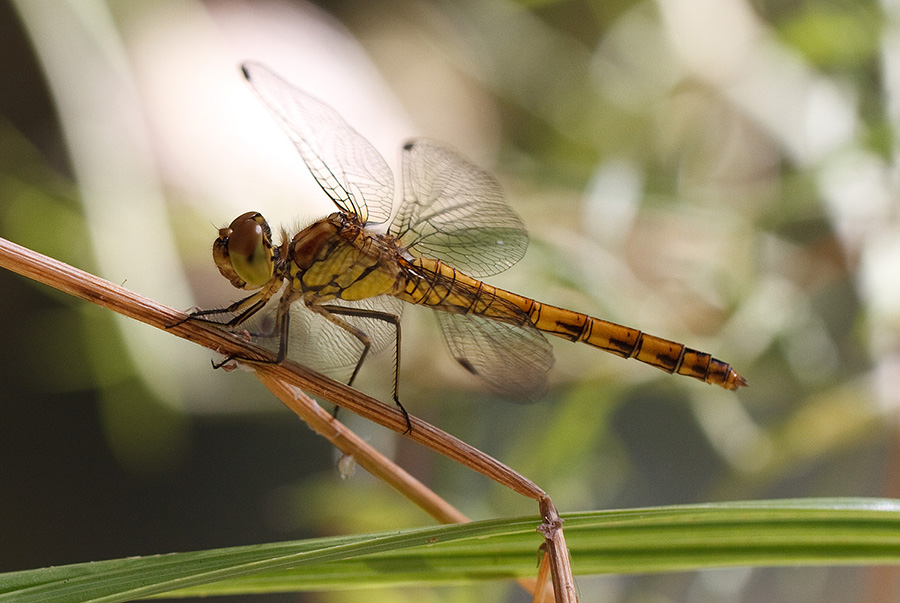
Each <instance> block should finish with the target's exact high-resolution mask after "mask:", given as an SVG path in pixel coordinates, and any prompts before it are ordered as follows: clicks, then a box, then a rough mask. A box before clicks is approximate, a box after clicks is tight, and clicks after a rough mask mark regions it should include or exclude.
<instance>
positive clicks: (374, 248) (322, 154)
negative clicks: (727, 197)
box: [192, 64, 746, 408]
mask: <svg viewBox="0 0 900 603" xmlns="http://www.w3.org/2000/svg"><path fill="white" fill-rule="evenodd" d="M243 71H244V75H245V76H246V78H247V80H248V81H249V82H250V84H251V86H252V87H253V89H254V90H255V91H256V93H257V94H258V95H259V97H260V98H261V99H262V101H263V102H264V103H265V104H266V105H267V106H268V108H269V109H270V110H271V111H272V113H273V114H274V115H275V116H276V117H277V118H278V120H279V121H280V122H281V125H282V126H283V128H284V129H285V131H286V132H287V134H288V135H289V136H290V138H291V140H292V141H293V143H294V145H295V146H296V148H297V150H298V151H299V152H300V154H301V156H302V157H303V160H304V161H305V162H306V165H307V167H308V168H309V170H310V173H311V174H312V176H313V177H314V178H315V179H316V181H317V182H318V183H319V185H320V186H321V187H322V190H323V191H324V192H325V193H326V194H327V195H328V196H329V197H330V198H331V200H332V202H333V203H334V204H335V206H336V207H337V209H338V211H337V212H336V213H333V214H331V215H330V216H328V217H326V218H323V219H321V220H319V221H317V222H315V223H314V224H312V225H311V226H308V227H307V228H305V229H303V230H301V231H300V232H298V233H297V234H295V235H294V236H293V237H292V238H291V239H290V240H285V241H282V242H280V244H279V246H277V247H276V246H275V245H274V244H273V242H272V235H271V230H270V229H269V226H268V224H266V221H265V219H264V218H263V217H262V216H261V215H260V214H259V213H256V212H248V213H245V214H243V215H241V216H239V217H238V218H237V219H235V220H234V221H233V222H232V223H231V225H229V227H228V228H223V229H221V230H220V231H219V238H218V239H217V240H216V243H215V245H214V247H213V256H214V258H215V261H216V265H217V266H218V268H219V271H220V272H221V273H222V274H223V275H224V276H225V277H226V278H227V279H228V280H229V281H231V283H232V284H233V285H234V286H235V287H238V288H241V289H251V290H252V289H258V291H257V292H256V293H254V294H252V295H251V296H249V297H247V298H245V299H243V300H240V301H238V302H236V303H234V304H232V305H231V306H229V307H228V308H225V309H222V310H206V311H201V312H197V313H195V314H193V315H192V316H193V317H194V318H199V319H206V320H210V318H209V317H211V316H217V315H226V316H227V315H229V314H230V315H233V316H234V317H233V318H232V319H231V320H229V321H227V322H226V323H225V324H227V326H230V327H236V326H239V325H241V324H243V323H244V322H245V321H247V320H248V319H249V318H250V317H252V316H253V315H254V314H256V313H257V312H258V311H259V310H261V309H262V308H263V307H264V306H266V305H267V303H268V302H269V301H271V300H273V299H275V298H278V300H279V301H278V304H277V311H276V318H275V327H274V329H272V333H271V334H270V335H271V336H272V337H274V338H276V339H277V341H278V359H279V361H280V360H282V359H284V358H285V357H286V356H287V354H288V350H289V348H290V353H291V355H296V356H297V360H298V361H299V362H301V363H302V364H305V365H307V366H309V367H310V368H312V369H314V370H319V371H321V372H326V373H330V374H332V375H335V374H336V373H335V371H341V370H347V371H348V373H349V371H352V373H350V374H349V379H347V376H346V374H345V375H344V377H343V378H344V379H345V380H347V381H348V382H350V383H352V381H353V379H354V378H355V376H356V374H357V372H358V371H359V368H360V366H362V362H363V360H364V359H365V357H366V355H367V354H368V352H369V351H370V350H377V349H379V348H381V347H386V346H387V345H388V344H390V343H391V342H393V343H394V345H395V346H396V347H395V350H396V353H397V356H398V362H397V365H398V366H399V350H400V335H399V316H400V312H401V310H402V303H400V302H406V303H413V304H418V305H423V306H428V307H430V308H432V309H434V310H437V312H436V314H437V316H438V319H439V324H440V327H441V331H442V334H443V336H444V339H445V342H446V343H447V346H448V347H449V349H450V352H451V354H452V355H453V357H454V358H455V359H456V360H457V362H458V363H459V364H460V365H461V366H462V367H463V368H465V369H466V370H467V371H469V372H470V373H472V374H474V375H476V376H477V377H479V378H480V379H481V380H482V382H483V383H484V384H485V385H486V386H487V387H488V388H490V389H492V390H494V391H496V392H499V393H502V394H505V395H507V396H509V397H511V398H513V399H515V400H519V401H530V400H535V399H537V398H539V397H541V396H542V395H543V394H544V392H545V391H546V389H547V374H548V372H549V370H550V368H551V366H552V365H553V353H552V350H551V347H550V344H549V342H548V341H547V340H546V338H545V337H544V335H543V333H549V334H551V335H555V336H557V337H561V338H564V339H568V340H570V341H575V342H579V341H580V342H584V343H587V344H589V345H591V346H594V347H597V348H600V349H603V350H605V351H608V352H611V353H613V354H616V355H618V356H621V357H624V358H636V359H637V360H640V361H641V362H644V363H646V364H650V365H652V366H655V367H657V368H660V369H662V370H664V371H666V372H668V373H674V374H679V375H685V376H689V377H693V378H695V379H699V380H701V381H705V382H707V383H712V384H715V385H719V386H721V387H724V388H726V389H737V388H739V387H742V386H744V385H746V381H745V380H744V378H743V377H741V376H740V375H738V374H737V372H735V371H734V370H733V369H732V368H731V367H730V366H729V365H728V364H727V363H725V362H722V361H721V360H717V359H715V358H713V357H712V356H710V355H709V354H707V353H705V352H700V351H698V350H694V349H691V348H687V347H685V346H684V345H682V344H680V343H677V342H674V341H669V340H666V339H661V338H659V337H654V336H652V335H647V334H645V333H643V332H641V331H639V330H637V329H632V328H629V327H624V326H621V325H617V324H614V323H611V322H608V321H604V320H601V319H598V318H593V317H590V316H588V315H586V314H581V313H578V312H573V311H571V310H566V309H563V308H558V307H556V306H551V305H549V304H543V303H541V302H538V301H535V300H533V299H530V298H527V297H524V296H521V295H518V294H516V293H512V292H510V291H504V290H502V289H498V288H495V287H492V286H490V285H488V284H486V283H484V282H482V281H480V280H478V278H481V277H485V276H489V275H493V274H496V273H498V272H501V271H503V270H506V269H507V268H509V267H510V266H512V265H513V264H515V263H516V262H517V261H518V260H519V259H520V258H521V257H522V256H523V255H524V253H525V248H526V246H527V244H528V235H527V234H526V232H525V227H524V224H523V223H522V221H521V219H520V218H519V217H518V216H517V215H516V213H515V212H514V211H513V210H512V209H511V208H510V207H509V205H508V204H507V203H506V200H505V199H504V197H503V193H502V191H501V190H500V186H499V185H498V184H497V182H496V180H494V178H493V177H491V176H490V175H489V174H488V173H486V172H484V171H483V170H481V169H480V168H478V167H477V166H475V165H473V164H472V163H470V162H468V161H467V160H465V159H463V158H462V157H460V156H459V155H458V154H457V153H456V152H455V151H453V150H451V149H449V148H447V147H446V146H444V145H442V144H440V143H437V142H433V141H429V140H422V139H417V140H413V141H411V142H409V143H407V144H406V145H404V147H403V174H402V175H403V178H402V180H403V194H402V198H401V200H400V203H399V206H398V208H397V211H396V212H395V213H394V212H392V209H393V203H394V190H393V175H392V174H391V171H390V169H389V168H388V166H387V164H386V162H385V161H384V159H383V158H382V157H381V155H379V154H378V152H377V151H376V150H375V149H374V147H372V145H371V144H370V143H369V142H368V141H367V140H366V139H365V138H363V137H362V136H361V135H360V134H359V133H357V132H356V131H355V130H354V129H353V128H351V127H350V126H349V125H347V123H346V122H345V121H344V120H343V118H341V116H340V115H338V114H337V113H336V112H335V111H334V110H333V109H331V108H330V107H329V106H328V105H326V104H324V103H322V102H321V101H319V100H318V99H316V98H314V97H312V96H309V95H308V94H306V93H304V92H302V91H300V90H298V89H296V88H294V87H293V86H291V85H290V84H288V83H287V82H285V81H284V80H282V79H281V78H279V77H278V76H277V75H275V74H274V73H272V72H271V71H270V70H269V69H267V68H266V67H263V66H262V65H258V64H247V65H244V66H243ZM391 215H393V216H394V218H393V220H392V221H391V222H390V223H387V221H388V218H389V217H390V216H391ZM386 223H387V231H386V232H384V233H380V232H376V230H374V229H373V228H372V227H373V226H375V225H380V226H382V227H383V226H384V225H385V224H386ZM285 281H287V285H285ZM289 342H290V343H289ZM398 379H399V377H398V376H397V373H395V379H394V400H395V402H397V404H398V405H399V401H398V396H397V387H398V386H397V384H398ZM401 408H402V407H401Z"/></svg>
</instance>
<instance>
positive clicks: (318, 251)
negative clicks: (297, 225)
mask: <svg viewBox="0 0 900 603" xmlns="http://www.w3.org/2000/svg"><path fill="white" fill-rule="evenodd" d="M399 250H400V248H399V244H398V243H397V242H396V240H395V239H393V238H392V237H386V236H384V235H379V234H376V233H373V232H370V231H368V230H366V228H365V225H364V224H362V223H361V222H360V221H359V219H358V218H356V216H354V215H352V214H346V213H343V212H337V213H334V214H331V215H330V216H328V217H327V218H323V219H322V220H319V221H318V222H315V223H313V224H311V225H310V226H307V227H306V228H304V229H303V230H302V231H300V232H299V233H297V234H296V235H295V236H294V238H293V239H292V240H291V243H290V246H289V247H288V251H287V255H288V257H289V258H290V266H289V270H288V271H289V276H290V278H291V284H292V287H293V288H294V289H295V290H296V291H298V292H301V293H303V295H304V297H305V298H306V299H307V300H308V301H310V302H313V303H319V302H323V301H327V300H329V299H335V298H340V299H345V300H359V299H365V298H368V297H374V296H377V295H386V294H391V293H392V292H394V290H395V289H397V288H398V286H399V285H398V275H399V273H400V267H399V265H398V263H397V257H398V255H399V253H400V251H399Z"/></svg>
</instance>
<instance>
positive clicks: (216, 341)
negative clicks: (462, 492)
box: [0, 238, 576, 602]
mask: <svg viewBox="0 0 900 603" xmlns="http://www.w3.org/2000/svg"><path fill="white" fill-rule="evenodd" d="M0 266H2V267H4V268H7V269H9V270H11V271H13V272H16V273H18V274H21V275H22V276H25V277H28V278H31V279H33V280H35V281H38V282H40V283H43V284H45V285H48V286H50V287H53V288H55V289H58V290H60V291H63V292H66V293H69V294H70V295H73V296H75V297H78V298H80V299H83V300H86V301H90V302H93V303H95V304H97V305H100V306H102V307H104V308H108V309H110V310H113V311H114V312H118V313H119V314H122V315H124V316H127V317H129V318H133V319H135V320H138V321H140V322H143V323H145V324H148V325H150V326H153V327H156V328H158V329H162V330H164V331H166V332H168V333H171V334H172V335H175V336H177V337H181V338H183V339H187V340H188V341H192V342H194V343H197V344H200V345H202V346H204V347H207V348H209V349H211V350H214V351H216V352H219V353H221V354H224V355H226V356H234V357H237V358H242V359H248V360H251V361H252V360H258V361H262V362H261V363H252V362H251V363H247V364H248V366H252V367H253V368H254V370H255V372H256V374H257V377H258V378H259V379H260V380H261V381H262V382H263V383H264V384H265V385H266V386H267V387H269V389H270V390H272V391H273V392H276V391H277V392H281V393H283V395H279V394H278V393H276V395H278V397H279V399H280V400H281V401H282V402H283V403H284V404H285V405H287V406H288V407H289V408H291V410H293V411H294V412H295V413H297V414H298V415H301V417H303V418H304V420H305V419H306V416H305V415H306V414H307V412H308V413H309V414H310V416H311V417H313V416H315V417H316V421H317V422H318V421H319V420H320V419H322V421H323V422H322V424H321V427H322V429H319V428H316V427H315V426H314V429H316V431H318V432H319V433H321V434H322V435H325V436H326V437H328V439H329V440H330V441H332V442H333V443H334V444H335V445H336V446H338V448H340V449H341V450H342V451H343V452H344V453H345V454H352V455H353V456H354V458H356V460H357V462H359V464H360V465H362V466H363V467H365V468H366V470H368V471H370V472H371V473H373V475H376V476H378V477H380V478H382V479H385V481H387V482H388V483H389V484H391V485H392V486H394V487H395V488H398V489H399V490H400V491H401V492H402V493H403V494H404V495H405V496H408V497H409V498H410V499H411V500H413V501H414V502H415V503H416V504H417V505H420V506H422V507H423V508H424V509H425V510H426V511H427V512H428V513H429V514H431V515H432V516H433V517H435V518H436V519H438V520H439V521H445V522H447V521H450V522H453V521H467V519H466V518H465V516H463V515H462V514H461V513H459V511H457V510H456V509H453V508H452V507H451V506H450V505H448V504H447V503H446V502H444V501H442V500H440V498H439V497H437V495H435V494H434V493H432V492H430V491H427V489H426V488H425V487H424V486H422V484H420V483H418V482H417V481H416V480H415V479H414V478H412V477H411V476H409V475H408V474H407V473H406V472H405V471H403V470H402V469H400V468H399V467H394V468H389V467H390V466H393V463H391V462H390V461H388V460H387V459H386V458H384V457H383V456H381V455H380V454H378V453H377V452H376V451H374V450H371V449H370V448H369V446H368V445H366V444H365V442H362V441H361V440H359V438H357V437H356V436H355V435H352V437H351V432H350V431H349V430H347V429H346V428H345V427H343V426H342V425H340V423H338V422H337V421H336V420H335V419H334V418H333V417H331V416H330V415H328V413H324V411H323V410H322V409H321V408H318V411H313V410H311V408H309V409H308V408H306V407H307V404H305V403H302V402H300V400H302V398H300V397H299V396H298V392H296V390H292V389H291V388H290V387H289V386H294V387H296V388H300V389H302V390H304V391H308V392H311V393H312V394H314V395H316V396H319V397H321V398H323V399H325V400H328V401H329V402H331V403H332V404H336V405H337V406H340V407H342V408H346V409H347V410H350V411H352V412H354V413H356V414H358V415H360V416H362V417H365V418H367V419H369V420H370V421H373V422H375V423H378V424H379V425H382V426H384V427H387V428H388V429H392V430H394V431H396V432H398V433H401V434H403V433H404V432H405V431H406V419H405V418H404V416H403V414H402V413H401V412H400V411H399V410H398V409H396V408H394V407H391V406H388V405H386V404H383V403H381V402H379V401H378V400H376V399H374V398H371V397H369V396H366V395H365V394H363V393H361V392H359V391H357V390H355V389H352V388H350V387H347V386H346V385H344V384H342V383H338V382H337V381H334V380H332V379H329V378H327V377H324V376H322V375H319V374H318V373H315V372H313V371H311V370H309V369H307V368H305V367H303V366H301V365H299V364H297V363H295V362H291V361H285V362H283V363H281V364H274V363H272V361H273V360H274V355H273V354H272V353H270V352H268V351H267V350H264V349H262V348H259V347H257V346H255V345H253V344H251V343H249V342H247V341H246V340H244V339H242V338H240V337H238V336H236V335H233V334H231V333H229V332H227V331H225V330H223V329H220V328H217V327H216V326H214V325H210V324H206V323H201V322H197V321H187V322H181V321H182V320H184V318H185V314H184V313H183V312H181V311H178V310H175V309H173V308H170V307H168V306H165V305H162V304H160V303H158V302H155V301H153V300H151V299H148V298H146V297H143V296H141V295H138V294H136V293H134V292H132V291H128V290H127V289H124V288H122V287H120V286H118V285H115V284H113V283H110V282H109V281H106V280H104V279H101V278H99V277H96V276H94V275H92V274H89V273H87V272H84V271H82V270H79V269H77V268H74V267H72V266H69V265H68V264H65V263H63V262H60V261H58V260H54V259H53V258H49V257H47V256H44V255H41V254H39V253H37V252H34V251H31V250H29V249H26V248H24V247H21V246H20V245H16V244H15V243H12V242H10V241H7V240H6V239H2V238H0ZM179 323H180V324H179ZM173 325H174V326H173ZM310 402H312V401H311V400H310ZM310 406H315V407H318V405H317V404H315V402H312V405H310ZM301 407H303V409H302V412H301ZM320 412H321V413H324V414H325V415H327V416H328V418H327V419H324V417H319V416H318V415H319V413H320ZM409 421H410V423H411V425H412V430H411V432H409V433H405V435H406V437H408V438H410V439H411V440H413V441H415V442H417V443H419V444H421V445H423V446H425V447H427V448H430V449H431V450H433V451H435V452H437V453H439V454H442V455H444V456H446V457H447V458H449V459H452V460H454V461H456V462H458V463H460V464H462V465H465V466H466V467H469V468H470V469H473V470H475V471H477V472H479V473H481V474H482V475H485V476H487V477H489V478H491V479H493V480H494V481H496V482H498V483H500V484H502V485H504V486H506V487H508V488H510V489H512V490H514V491H515V492H518V493H519V494H522V495H523V496H527V497H529V498H533V499H535V500H537V501H539V502H540V507H541V517H542V518H543V523H542V524H541V527H540V530H539V531H540V532H541V534H543V535H544V537H545V539H546V540H545V550H546V552H547V553H548V555H545V561H546V558H547V557H549V563H550V570H551V575H552V577H553V583H554V585H555V595H556V601H558V602H568V601H575V600H576V599H575V598H574V586H573V585H574V582H573V581H572V574H571V568H570V567H569V563H568V550H566V548H565V540H564V538H563V535H562V529H561V525H562V524H561V521H560V519H559V516H558V514H557V513H556V509H555V507H553V503H552V502H551V501H550V498H549V497H548V496H547V494H546V493H545V492H544V491H543V490H542V489H541V488H539V487H538V486H537V485H536V484H534V483H533V482H532V481H531V480H529V479H527V478H525V477H524V476H522V475H520V474H518V473H516V472H515V471H513V470H512V469H510V468H509V467H507V466H506V465H504V464H503V463H501V462H499V461H497V460H496V459H494V458H492V457H490V456H489V455H487V454H484V453H483V452H481V451H480V450H478V449H477V448H474V447H472V446H469V445H468V444H466V443H465V442H463V441H462V440H459V439H457V438H455V437H453V436H451V435H450V434H448V433H446V432H444V431H441V430H440V429H438V428H436V427H434V426H433V425H430V424H429V423H426V422H425V421H422V420H421V419H418V418H416V417H414V416H412V415H410V416H409ZM338 426H340V427H338ZM328 433H332V434H335V435H336V436H337V437H336V439H332V438H331V437H330V436H328V435H327V434H328ZM338 442H340V444H339V443H338ZM413 484H414V485H413ZM426 492H427V494H426ZM438 501H440V502H438ZM539 597H540V595H538V598H539Z"/></svg>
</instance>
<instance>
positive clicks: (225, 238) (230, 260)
mask: <svg viewBox="0 0 900 603" xmlns="http://www.w3.org/2000/svg"><path fill="white" fill-rule="evenodd" d="M213 260H214V261H215V262H216V267H217V268H218V269H219V272H221V273H222V276H224V277H225V278H227V279H228V280H229V281H231V284H232V285H234V286H235V287H237V288H238V289H259V288H260V287H262V286H263V285H265V284H266V283H268V282H269V281H270V280H272V276H273V273H274V266H275V265H274V251H273V249H272V231H271V230H270V229H269V225H268V223H266V220H265V218H263V217H262V215H261V214H260V213H259V212H253V211H251V212H247V213H245V214H242V215H240V216H238V217H237V218H235V219H234V220H233V221H232V222H231V224H230V225H229V226H228V228H220V229H219V238H217V239H216V242H215V243H213Z"/></svg>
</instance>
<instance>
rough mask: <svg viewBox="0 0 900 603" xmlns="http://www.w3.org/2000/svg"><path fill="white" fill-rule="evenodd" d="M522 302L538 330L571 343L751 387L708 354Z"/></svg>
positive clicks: (721, 382) (669, 370) (717, 381)
mask: <svg viewBox="0 0 900 603" xmlns="http://www.w3.org/2000/svg"><path fill="white" fill-rule="evenodd" d="M504 293H505V292H504ZM510 295H511V296H512V297H519V296H518V295H515V294H510ZM510 301H512V299H510ZM522 302H524V304H527V306H526V307H523V308H522V309H523V310H525V312H527V313H528V315H529V316H530V317H531V321H532V323H533V324H534V326H535V327H537V328H538V329H540V330H541V331H543V332H544V333H550V334H551V335H556V336H557V337H562V338H564V339H568V340H570V341H582V342H584V343H586V344H588V345H591V346H594V347H595V348H600V349H601V350H606V351H607V352H610V353H611V354H615V355H616V356H621V357H622V358H634V359H636V360H639V361H641V362H643V363H645V364H649V365H650V366H655V367H656V368H658V369H661V370H664V371H666V372H667V373H672V374H676V375H684V376H686V377H693V378H694V379H699V380H700V381H705V382H706V383H712V384H714V385H718V386H720V387H724V388H725V389H732V390H733V389H738V388H739V387H743V386H745V385H747V381H746V379H744V378H743V377H741V376H740V375H739V374H738V373H737V372H736V371H735V370H734V369H733V368H731V366H730V365H729V364H727V363H725V362H722V361H721V360H719V359H717V358H713V357H712V356H711V355H710V354H707V353H706V352H701V351H699V350H695V349H692V348H689V347H686V346H684V345H682V344H680V343H678V342H675V341H669V340H668V339H662V338H661V337H655V336H653V335H647V334H646V333H644V332H642V331H639V330H638V329H632V328H630V327H623V326H622V325H617V324H615V323H612V322H609V321H606V320H601V319H599V318H592V317H590V316H588V315H586V314H580V313H578V312H573V311H571V310H566V309H564V308H557V307H556V306H551V305H548V304H542V303H541V302H537V301H534V300H529V299H527V298H522ZM524 304H523V305H524Z"/></svg>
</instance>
